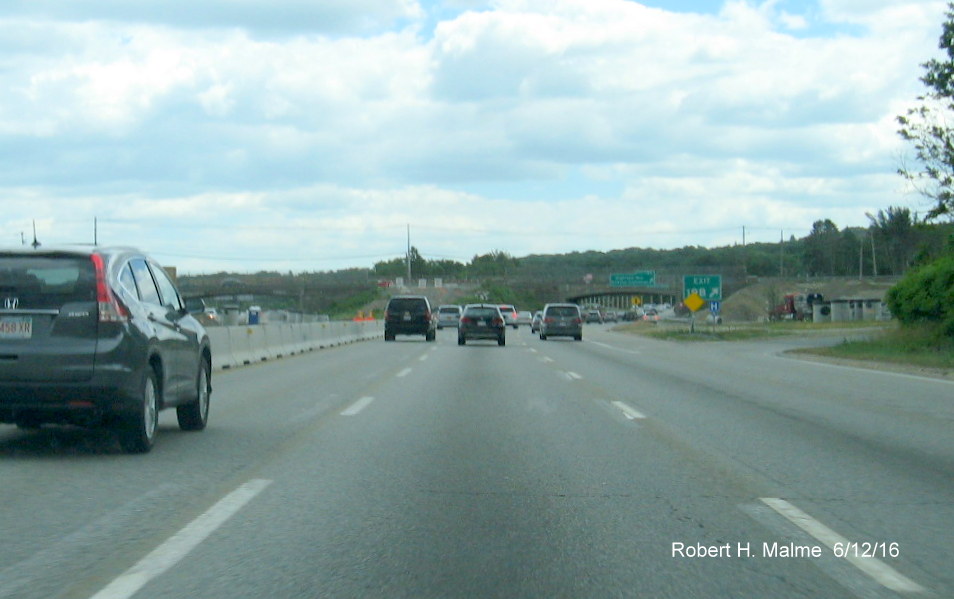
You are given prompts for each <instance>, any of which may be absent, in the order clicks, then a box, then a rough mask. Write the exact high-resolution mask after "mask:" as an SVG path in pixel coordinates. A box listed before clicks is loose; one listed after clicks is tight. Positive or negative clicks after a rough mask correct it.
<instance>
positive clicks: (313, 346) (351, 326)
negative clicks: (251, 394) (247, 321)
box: [206, 321, 384, 370]
mask: <svg viewBox="0 0 954 599" xmlns="http://www.w3.org/2000/svg"><path fill="white" fill-rule="evenodd" d="M206 330H207V332H208V334H209V340H210V341H211V343H212V367H213V368H214V369H219V370H221V369H223V368H237V367H241V366H245V365H247V364H253V363H255V362H261V361H263V360H268V359H273V358H281V357H284V356H290V355H294V354H299V353H304V352H307V351H312V350H317V349H322V348H327V347H335V346H338V345H343V344H346V343H354V342H356V341H367V340H370V339H375V338H380V337H382V336H383V334H384V324H383V323H382V322H381V321H360V322H316V323H295V324H263V325H250V326H231V327H209V328H208V329H206Z"/></svg>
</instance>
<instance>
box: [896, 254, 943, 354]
mask: <svg viewBox="0 0 954 599" xmlns="http://www.w3.org/2000/svg"><path fill="white" fill-rule="evenodd" d="M887 301H888V307H889V308H891V313H892V314H894V316H895V317H896V318H897V319H898V320H899V321H900V322H901V323H902V324H905V325H911V324H916V323H928V324H937V325H940V329H941V332H942V333H943V334H944V335H947V336H950V337H954V253H952V252H949V253H948V254H947V255H945V256H943V257H941V258H939V259H937V260H935V261H933V262H929V263H927V264H924V265H922V266H920V267H918V268H916V269H914V270H911V271H909V272H908V274H907V275H905V277H904V278H903V279H901V281H900V282H899V283H898V284H897V285H895V286H894V287H893V288H891V290H890V291H889V292H888V296H887Z"/></svg>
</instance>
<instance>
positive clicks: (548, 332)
mask: <svg viewBox="0 0 954 599" xmlns="http://www.w3.org/2000/svg"><path fill="white" fill-rule="evenodd" d="M547 337H573V338H574V339H576V340H577V341H582V340H583V316H582V314H580V307H579V306H578V305H576V304H547V305H546V306H544V308H543V320H542V322H541V323H540V339H542V340H544V341H546V339H547Z"/></svg>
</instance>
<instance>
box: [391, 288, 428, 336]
mask: <svg viewBox="0 0 954 599" xmlns="http://www.w3.org/2000/svg"><path fill="white" fill-rule="evenodd" d="M396 335H424V339H425V340H426V341H434V340H435V339H436V338H437V319H436V318H435V316H434V313H433V312H431V303H430V302H429V301H428V299H427V298H426V297H425V296H423V295H395V296H394V297H392V298H391V299H390V300H388V305H387V307H386V308H385V309H384V340H385V341H394V337H395V336H396Z"/></svg>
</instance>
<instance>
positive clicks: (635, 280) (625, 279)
mask: <svg viewBox="0 0 954 599" xmlns="http://www.w3.org/2000/svg"><path fill="white" fill-rule="evenodd" d="M610 286H611V287H655V286H656V271H654V270H643V271H640V272H633V273H620V274H614V275H610Z"/></svg>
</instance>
